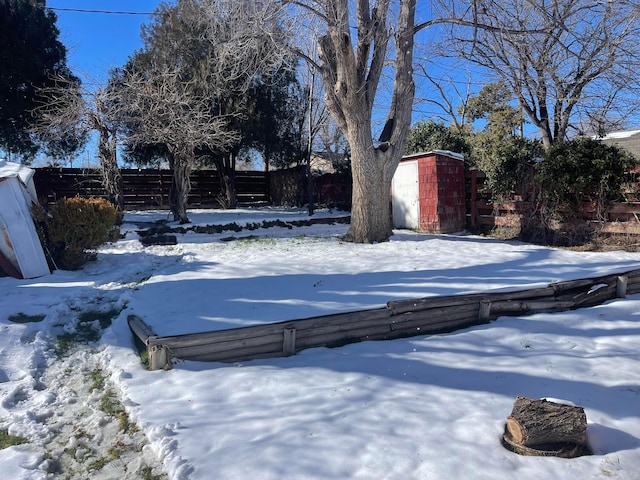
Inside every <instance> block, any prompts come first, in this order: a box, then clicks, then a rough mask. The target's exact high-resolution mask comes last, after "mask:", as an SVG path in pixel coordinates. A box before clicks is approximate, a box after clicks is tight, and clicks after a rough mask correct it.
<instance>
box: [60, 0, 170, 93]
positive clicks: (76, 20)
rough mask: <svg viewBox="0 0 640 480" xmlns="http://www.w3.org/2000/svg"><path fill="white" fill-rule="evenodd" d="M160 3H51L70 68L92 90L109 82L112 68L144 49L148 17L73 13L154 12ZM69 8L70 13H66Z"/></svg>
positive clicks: (99, 0)
mask: <svg viewBox="0 0 640 480" xmlns="http://www.w3.org/2000/svg"><path fill="white" fill-rule="evenodd" d="M160 3H161V2H160V1H158V0H48V1H47V7H49V8H52V9H53V10H54V11H55V13H56V15H57V16H58V28H59V29H60V40H61V41H62V43H63V44H64V45H65V46H66V47H67V49H68V56H67V63H68V65H69V67H70V68H71V69H72V70H73V71H74V73H76V74H77V75H79V76H80V77H81V78H82V79H83V81H84V82H85V86H86V87H87V88H89V89H91V87H92V84H94V83H95V82H96V81H97V82H99V83H102V82H105V81H106V79H107V78H108V73H109V70H110V69H111V68H114V67H118V66H122V65H123V64H124V63H125V62H126V61H127V58H128V57H129V55H131V54H132V53H133V52H134V51H135V50H136V49H139V48H141V47H142V41H141V40H140V26H141V25H142V24H143V23H148V22H149V21H150V17H149V16H148V15H136V14H126V13H111V14H109V13H92V12H78V11H69V10H90V11H109V12H142V13H150V12H153V10H154V9H155V8H156V7H157V6H158V5H159V4H160ZM65 9H68V10H65Z"/></svg>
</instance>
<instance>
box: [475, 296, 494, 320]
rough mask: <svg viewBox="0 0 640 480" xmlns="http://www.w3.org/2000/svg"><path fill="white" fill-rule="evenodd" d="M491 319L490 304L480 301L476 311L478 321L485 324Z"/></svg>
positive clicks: (487, 301)
mask: <svg viewBox="0 0 640 480" xmlns="http://www.w3.org/2000/svg"><path fill="white" fill-rule="evenodd" d="M490 319H491V302H490V301H489V300H482V301H481V302H480V310H479V311H478V320H480V321H482V322H486V321H488V320H490Z"/></svg>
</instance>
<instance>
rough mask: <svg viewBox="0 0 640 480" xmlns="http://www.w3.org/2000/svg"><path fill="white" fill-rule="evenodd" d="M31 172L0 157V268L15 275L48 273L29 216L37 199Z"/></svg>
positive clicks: (45, 260) (30, 275) (19, 276)
mask: <svg viewBox="0 0 640 480" xmlns="http://www.w3.org/2000/svg"><path fill="white" fill-rule="evenodd" d="M33 174H34V171H33V170H32V169H31V168H28V167H25V166H24V165H21V164H19V163H12V162H7V161H5V160H0V268H1V269H2V270H4V272H5V273H7V274H8V275H11V276H12V277H16V278H36V277H41V276H43V275H48V274H50V273H51V271H50V270H49V266H48V265H47V259H46V258H45V256H44V251H43V249H42V244H41V243H40V239H39V238H38V234H37V232H36V228H35V225H34V223H33V217H32V216H31V205H32V204H34V203H35V204H37V202H38V197H37V195H36V189H35V186H34V184H33Z"/></svg>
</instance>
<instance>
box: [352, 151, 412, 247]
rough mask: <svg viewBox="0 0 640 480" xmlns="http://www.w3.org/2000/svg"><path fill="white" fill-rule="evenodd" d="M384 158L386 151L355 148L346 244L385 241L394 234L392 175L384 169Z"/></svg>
mask: <svg viewBox="0 0 640 480" xmlns="http://www.w3.org/2000/svg"><path fill="white" fill-rule="evenodd" d="M352 145H353V142H352ZM383 157H384V155H383V154H382V152H380V151H379V150H375V149H374V148H373V147H369V148H366V147H365V148H362V147H360V146H359V147H358V148H353V147H352V151H351V165H352V176H353V191H352V196H351V205H352V207H351V225H350V227H349V230H348V231H347V234H346V235H345V237H344V239H345V240H346V241H350V242H356V243H374V242H384V241H386V240H388V239H389V237H390V236H391V234H392V233H393V232H392V229H391V208H390V203H389V202H390V193H391V176H389V175H385V171H384V169H383V168H382V166H381V162H382V160H383ZM399 160H400V159H399V158H398V162H399ZM396 165H397V163H396Z"/></svg>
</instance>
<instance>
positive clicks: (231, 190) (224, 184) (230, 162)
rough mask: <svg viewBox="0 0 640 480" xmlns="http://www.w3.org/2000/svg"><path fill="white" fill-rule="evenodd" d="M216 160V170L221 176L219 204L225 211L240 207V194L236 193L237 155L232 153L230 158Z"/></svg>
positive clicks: (229, 155)
mask: <svg viewBox="0 0 640 480" xmlns="http://www.w3.org/2000/svg"><path fill="white" fill-rule="evenodd" d="M216 158H217V160H214V162H215V164H216V170H217V171H218V175H219V176H220V195H218V198H217V200H218V203H219V204H220V206H221V207H222V208H224V209H231V208H236V207H237V206H238V194H237V192H236V160H235V159H236V154H235V153H234V152H231V153H229V154H228V156H222V157H216Z"/></svg>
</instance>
